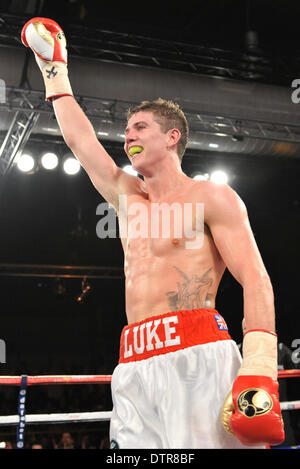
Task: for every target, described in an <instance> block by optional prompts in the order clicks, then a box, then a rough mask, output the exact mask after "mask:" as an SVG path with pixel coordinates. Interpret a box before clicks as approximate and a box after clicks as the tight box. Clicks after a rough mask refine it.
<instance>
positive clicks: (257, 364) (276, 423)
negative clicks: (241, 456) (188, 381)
mask: <svg viewBox="0 0 300 469" xmlns="http://www.w3.org/2000/svg"><path fill="white" fill-rule="evenodd" d="M222 423H223V426H224V428H225V429H226V430H227V431H228V432H229V433H232V434H233V435H235V436H236V437H237V438H238V439H239V440H240V441H241V442H242V443H243V444H244V445H246V446H268V445H271V446H274V445H278V444H279V443H281V442H282V441H283V440H284V439H285V434H284V425H283V420H282V416H281V409H280V402H279V396H278V381H277V335H276V334H275V333H273V332H271V331H266V330H248V331H247V332H246V333H245V335H244V340H243V362H242V365H241V368H240V369H239V371H238V376H237V378H236V380H235V381H234V383H233V387H232V391H231V392H230V393H229V394H228V396H227V398H226V400H225V403H224V406H223V410H222Z"/></svg>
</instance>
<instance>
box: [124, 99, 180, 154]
mask: <svg viewBox="0 0 300 469" xmlns="http://www.w3.org/2000/svg"><path fill="white" fill-rule="evenodd" d="M140 111H149V112H152V114H153V115H154V116H155V118H156V119H155V120H156V121H157V122H158V124H159V125H160V127H161V130H162V132H164V133H166V132H168V131H169V130H171V129H173V128H176V129H178V130H180V132H181V138H180V140H179V142H178V144H177V152H178V158H179V160H180V162H181V161H182V157H183V155H184V152H185V149H186V145H187V141H188V136H189V126H188V122H187V119H186V117H185V115H184V112H183V111H182V110H181V109H180V107H179V105H178V104H177V103H174V102H173V101H167V100H165V99H162V98H158V99H156V100H155V101H142V102H141V103H140V104H138V105H137V106H135V107H133V108H130V109H129V110H128V112H127V121H128V120H129V119H130V118H131V117H132V116H133V115H134V114H136V113H137V112H140Z"/></svg>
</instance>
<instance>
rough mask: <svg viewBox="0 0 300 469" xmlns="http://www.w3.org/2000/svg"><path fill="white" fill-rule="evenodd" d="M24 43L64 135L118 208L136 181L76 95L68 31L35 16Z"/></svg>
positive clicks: (23, 35) (24, 33) (86, 168)
mask: <svg viewBox="0 0 300 469" xmlns="http://www.w3.org/2000/svg"><path fill="white" fill-rule="evenodd" d="M21 38H22V42H23V44H24V45H25V46H26V47H30V48H31V49H32V51H33V52H34V56H35V59H36V62H37V64H38V66H39V68H40V70H41V72H42V76H43V79H44V83H45V91H46V100H48V101H50V102H52V103H53V106H54V111H55V114H56V118H57V121H58V124H59V126H60V129H61V132H62V135H63V137H64V140H65V142H66V144H67V145H68V147H69V148H70V149H71V151H72V152H73V153H74V155H75V156H76V157H77V158H78V160H79V161H80V163H81V165H82V166H83V168H84V169H85V170H86V172H87V173H88V175H89V177H90V179H91V181H92V182H93V184H94V186H95V187H96V189H97V190H98V191H99V192H100V193H101V195H102V196H103V197H104V198H105V199H106V200H107V201H108V202H109V203H111V204H112V205H113V206H114V207H115V208H116V209H118V195H119V194H120V193H127V191H128V188H129V187H132V186H134V185H135V184H136V179H138V178H135V177H134V176H130V175H128V174H126V173H125V172H124V171H123V170H122V169H120V168H119V167H118V166H117V165H116V164H115V162H114V161H113V159H112V158H111V157H110V156H109V154H108V153H107V152H106V150H105V149H104V148H103V146H102V145H101V143H100V142H99V141H98V139H97V136H96V134H95V131H94V129H93V126H92V124H91V122H90V121H89V119H88V118H87V116H86V115H85V114H84V112H83V110H82V109H81V107H80V106H79V104H78V103H77V101H76V100H75V98H74V97H73V91H72V88H71V84H70V81H69V78H68V67H67V62H68V58H67V49H66V40H65V36H64V32H63V31H62V29H61V27H60V26H59V25H58V24H57V23H56V22H55V21H53V20H51V19H48V18H40V17H37V18H32V19H31V20H30V21H28V22H27V23H26V24H25V25H24V27H23V29H22V34H21Z"/></svg>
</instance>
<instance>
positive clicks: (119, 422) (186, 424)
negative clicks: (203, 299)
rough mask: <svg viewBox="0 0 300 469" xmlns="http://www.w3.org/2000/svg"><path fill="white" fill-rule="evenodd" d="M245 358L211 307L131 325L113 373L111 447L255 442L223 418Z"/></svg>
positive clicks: (230, 445) (224, 445) (124, 333)
mask: <svg viewBox="0 0 300 469" xmlns="http://www.w3.org/2000/svg"><path fill="white" fill-rule="evenodd" d="M240 364H241V355H240V352H239V350H238V347H237V345H236V343H235V342H234V341H233V340H232V339H231V337H230V335H229V333H228V328H227V326H226V323H225V321H224V319H223V318H222V316H221V315H220V314H219V313H218V312H217V311H216V310H213V309H194V310H189V311H176V312H174V313H167V314H164V315H161V316H155V317H150V318H147V319H146V320H144V321H141V322H138V323H135V324H130V325H129V326H127V327H125V328H124V329H123V331H122V336H121V346H120V359H119V363H118V365H117V367H116V368H115V370H114V372H113V375H112V384H111V386H112V399H113V411H112V416H111V423H110V440H111V448H121V449H123V448H131V449H133V448H157V449H161V448H169V449H182V448H185V449H187V448H238V449H241V448H249V447H246V446H244V445H242V444H241V443H240V442H239V440H238V439H237V438H236V437H234V436H232V435H230V434H229V433H227V432H226V431H225V430H224V428H223V426H222V423H221V410H222V406H223V403H224V400H225V398H226V396H227V393H228V391H229V390H230V389H231V386H232V383H233V381H234V379H235V378H236V375H237V371H238V369H239V367H240ZM251 448H253V447H251Z"/></svg>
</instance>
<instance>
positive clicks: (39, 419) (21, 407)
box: [0, 370, 300, 449]
mask: <svg viewBox="0 0 300 469" xmlns="http://www.w3.org/2000/svg"><path fill="white" fill-rule="evenodd" d="M295 377H300V370H280V371H278V378H295ZM110 383H111V375H38V376H26V375H23V376H0V385H1V384H2V385H16V386H20V392H19V399H18V414H17V415H6V416H0V426H5V425H17V449H23V448H24V435H25V426H26V425H30V424H41V423H44V424H51V423H66V422H69V423H76V422H99V421H102V422H104V421H109V420H110V417H111V411H100V412H98V411H96V412H71V413H53V414H31V415H26V411H25V409H26V407H25V403H26V393H27V387H29V386H34V385H55V384H63V385H65V384H110ZM280 407H281V410H299V409H300V400H299V401H290V402H280ZM290 448H296V449H299V448H300V446H297V447H290Z"/></svg>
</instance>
